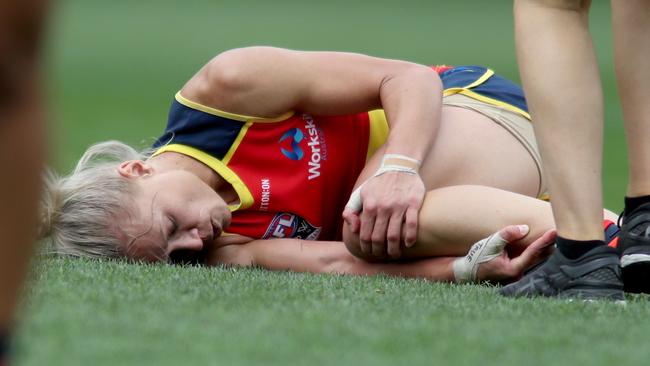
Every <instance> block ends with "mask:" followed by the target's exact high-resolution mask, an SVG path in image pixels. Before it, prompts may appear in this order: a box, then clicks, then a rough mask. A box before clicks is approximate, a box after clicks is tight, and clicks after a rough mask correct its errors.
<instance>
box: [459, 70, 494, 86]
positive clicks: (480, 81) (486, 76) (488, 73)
mask: <svg viewBox="0 0 650 366" xmlns="http://www.w3.org/2000/svg"><path fill="white" fill-rule="evenodd" d="M492 75H494V71H492V70H490V69H487V71H486V72H485V74H483V75H482V76H481V77H480V78H478V79H476V81H474V82H473V83H471V84H469V85H468V86H466V87H465V88H464V89H472V88H473V87H475V86H477V85H481V84H483V83H484V82H485V81H486V80H487V79H489V78H491V77H492Z"/></svg>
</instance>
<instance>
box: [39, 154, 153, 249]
mask: <svg viewBox="0 0 650 366" xmlns="http://www.w3.org/2000/svg"><path fill="white" fill-rule="evenodd" d="M149 155H150V150H148V151H146V152H138V151H136V150H135V149H134V148H132V147H131V146H128V145H126V144H124V143H122V142H119V141H106V142H101V143H98V144H95V145H93V146H91V147H90V148H88V150H86V152H85V153H84V155H83V156H82V157H81V159H80V160H79V162H78V163H77V166H76V167H75V169H74V170H73V172H72V173H71V174H70V175H69V176H67V177H61V176H58V175H57V174H55V173H54V172H52V171H51V170H48V171H46V173H45V192H44V194H43V195H42V203H41V213H40V214H41V227H40V237H41V239H43V240H45V241H46V242H47V246H46V252H48V253H53V254H59V255H69V256H75V257H88V258H118V257H123V256H124V250H125V248H123V243H121V242H120V240H119V238H118V236H117V229H118V228H117V227H116V225H115V221H116V220H115V219H116V216H117V215H118V214H120V213H128V211H129V209H130V207H128V202H130V200H129V198H128V197H129V196H130V195H131V194H133V193H134V190H135V186H134V184H133V182H131V181H130V180H129V179H127V178H124V177H122V176H121V175H120V174H119V173H118V171H117V168H118V166H119V164H120V163H121V162H123V161H126V160H134V159H135V160H145V159H147V158H148V156H149Z"/></svg>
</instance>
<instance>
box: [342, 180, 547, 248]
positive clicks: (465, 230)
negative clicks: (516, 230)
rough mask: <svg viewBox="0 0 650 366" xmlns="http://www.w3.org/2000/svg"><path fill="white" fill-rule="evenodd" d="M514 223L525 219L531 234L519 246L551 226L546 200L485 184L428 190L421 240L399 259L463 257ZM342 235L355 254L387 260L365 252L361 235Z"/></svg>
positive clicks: (422, 219)
mask: <svg viewBox="0 0 650 366" xmlns="http://www.w3.org/2000/svg"><path fill="white" fill-rule="evenodd" d="M513 224H526V225H528V226H529V227H530V233H529V235H527V236H526V237H525V238H524V239H522V240H521V241H520V242H517V243H515V244H514V246H513V248H512V249H514V250H515V251H521V250H523V248H524V247H525V246H527V245H528V244H530V243H531V242H532V241H533V240H534V239H537V238H538V237H539V236H541V235H542V233H544V232H545V231H546V230H548V229H551V228H553V226H554V224H553V217H552V214H551V208H550V205H549V204H548V203H547V202H544V201H541V200H538V199H535V198H531V197H528V196H524V195H521V194H517V193H512V192H508V191H504V190H501V189H496V188H491V187H485V186H452V187H444V188H438V189H435V190H432V191H429V192H428V193H427V195H426V196H425V200H424V203H423V205H422V209H421V210H420V215H419V222H418V241H417V242H416V244H415V245H414V246H413V247H411V248H403V252H402V256H401V257H400V258H401V259H404V258H418V257H432V256H461V255H465V254H466V253H467V250H468V249H469V247H470V246H471V245H472V244H473V243H475V242H476V241H478V240H480V239H483V238H485V237H487V236H489V235H491V234H492V233H494V232H495V231H497V230H499V229H501V228H503V227H505V226H508V225H513ZM343 239H344V241H345V243H346V245H347V247H348V249H349V250H350V252H352V253H353V254H354V255H356V256H358V257H360V258H364V259H368V260H385V259H388V258H383V257H382V258H376V257H373V256H372V255H365V254H363V253H362V252H361V251H360V250H359V247H358V235H355V234H352V233H351V232H350V231H349V230H348V228H347V226H344V229H343Z"/></svg>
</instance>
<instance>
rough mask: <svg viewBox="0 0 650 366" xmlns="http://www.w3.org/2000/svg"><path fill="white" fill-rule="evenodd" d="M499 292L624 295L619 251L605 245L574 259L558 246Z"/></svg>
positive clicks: (514, 294) (579, 296)
mask: <svg viewBox="0 0 650 366" xmlns="http://www.w3.org/2000/svg"><path fill="white" fill-rule="evenodd" d="M499 293H500V294H501V295H503V296H509V297H534V296H547V297H563V298H577V299H585V300H592V299H593V300H595V299H607V300H618V301H623V300H624V299H625V296H624V295H623V282H622V280H621V269H620V268H619V259H618V254H617V252H616V249H614V248H610V247H608V246H606V245H603V246H598V247H596V248H594V249H592V250H590V251H589V252H587V253H586V254H584V255H583V256H582V257H580V258H578V259H573V260H572V259H568V258H566V257H565V256H563V255H562V253H560V251H559V250H556V251H555V252H553V254H552V255H551V257H550V258H549V259H548V260H547V261H546V262H545V263H544V264H543V265H541V266H540V267H539V268H537V269H536V270H534V271H531V272H529V273H528V274H526V275H525V276H524V277H523V278H522V279H520V280H519V281H517V282H515V283H511V284H509V285H507V286H504V287H502V288H501V289H500V290H499Z"/></svg>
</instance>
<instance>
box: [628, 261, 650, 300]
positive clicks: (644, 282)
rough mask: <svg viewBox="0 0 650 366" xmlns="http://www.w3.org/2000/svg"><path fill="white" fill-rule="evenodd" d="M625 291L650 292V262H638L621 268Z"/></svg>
mask: <svg viewBox="0 0 650 366" xmlns="http://www.w3.org/2000/svg"><path fill="white" fill-rule="evenodd" d="M621 272H622V274H623V283H624V284H625V291H627V292H635V293H646V294H649V293H650V262H636V263H631V264H628V265H626V266H625V267H622V268H621Z"/></svg>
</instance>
